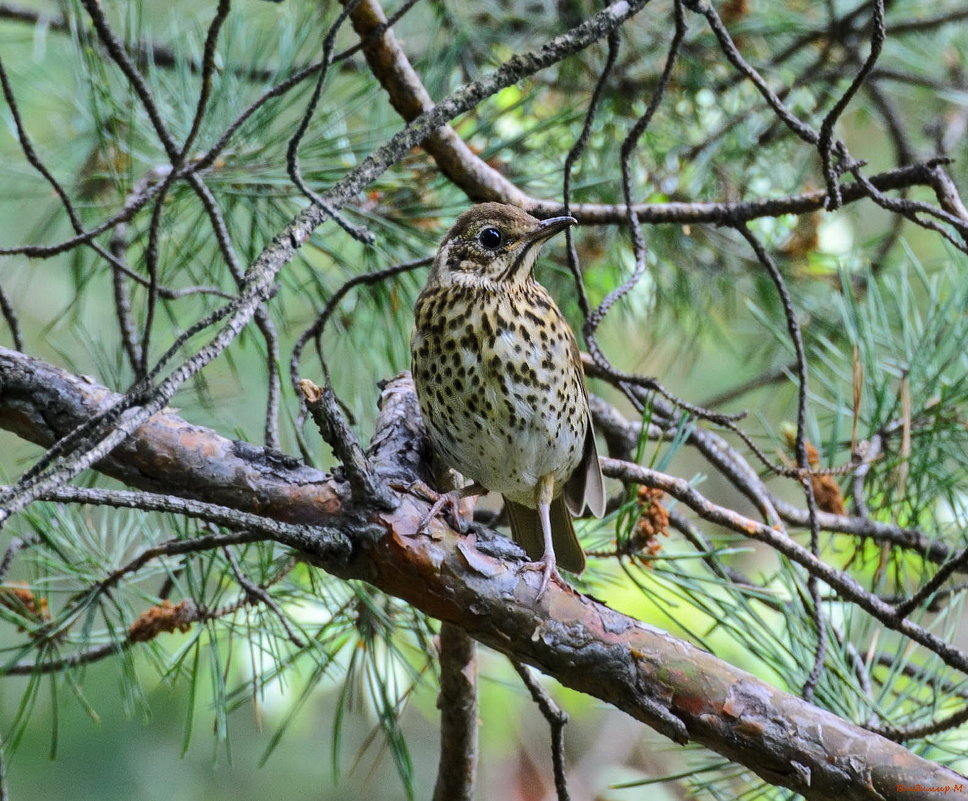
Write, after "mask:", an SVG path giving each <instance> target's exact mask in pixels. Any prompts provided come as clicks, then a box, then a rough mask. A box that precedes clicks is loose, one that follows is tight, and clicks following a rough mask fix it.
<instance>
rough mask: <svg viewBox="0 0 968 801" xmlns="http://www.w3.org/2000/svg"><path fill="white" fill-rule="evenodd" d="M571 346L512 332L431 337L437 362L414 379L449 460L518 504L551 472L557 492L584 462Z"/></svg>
mask: <svg viewBox="0 0 968 801" xmlns="http://www.w3.org/2000/svg"><path fill="white" fill-rule="evenodd" d="M568 344H569V343H567V342H557V341H555V342H552V343H543V344H539V343H534V342H531V343H529V342H527V341H524V342H522V340H521V337H520V336H518V335H516V334H514V333H510V332H509V333H506V334H502V335H498V336H496V337H493V338H491V339H490V340H487V339H478V340H477V341H475V342H474V343H473V345H467V346H464V345H460V344H458V345H457V346H456V347H454V346H445V344H444V342H443V341H440V342H436V343H430V342H428V349H427V350H428V351H429V355H430V356H431V361H430V363H431V365H432V367H431V368H430V369H429V370H420V371H415V376H414V379H415V381H416V383H417V391H418V396H419V398H420V405H421V411H422V413H423V416H424V419H425V421H426V425H427V430H428V433H429V435H430V439H431V443H432V444H433V446H434V448H435V449H436V450H437V452H438V453H439V454H440V455H441V456H442V457H443V459H444V461H445V462H447V463H448V464H449V465H450V466H451V467H453V468H454V469H456V470H458V471H459V472H460V473H461V474H463V475H464V476H465V477H467V478H470V479H473V480H474V481H476V482H478V483H479V484H482V485H483V486H485V487H487V489H489V490H491V491H494V492H500V493H501V494H503V495H505V496H507V497H509V498H510V499H511V500H514V501H517V502H518V503H523V504H525V505H528V506H534V492H535V487H536V485H537V483H538V479H539V478H541V477H542V476H545V475H548V474H551V475H552V476H554V481H555V494H556V495H557V494H558V493H559V492H560V490H561V487H562V486H563V485H564V483H565V481H567V479H568V477H569V476H570V475H571V473H572V472H573V471H574V470H575V468H576V467H577V465H578V463H579V462H580V461H581V456H582V450H583V446H584V437H585V427H586V425H587V414H588V413H587V408H586V402H585V397H584V392H583V389H582V386H581V380H580V377H579V375H578V374H577V372H576V368H575V366H574V365H573V363H572V357H571V352H570V350H569V348H568V347H566V346H567V345H568Z"/></svg>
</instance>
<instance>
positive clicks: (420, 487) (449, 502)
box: [390, 478, 464, 534]
mask: <svg viewBox="0 0 968 801" xmlns="http://www.w3.org/2000/svg"><path fill="white" fill-rule="evenodd" d="M390 486H391V487H393V489H395V490H397V491H399V492H409V493H410V494H411V495H416V496H417V497H418V498H423V499H424V500H425V501H430V502H431V503H432V505H431V507H430V509H429V510H428V511H427V514H425V515H424V516H423V517H422V518H421V519H420V525H418V526H417V533H418V534H423V533H424V532H425V531H426V530H427V526H429V525H430V521H431V520H433V519H434V518H435V517H436V516H437V515H438V514H439V513H440V510H441V509H443V508H444V507H445V506H449V507H450V513H451V517H452V518H453V523H454V528H455V529H456V530H457V532H458V533H459V534H463V533H464V522H463V520H462V519H461V516H460V502H461V499H462V498H463V497H464V494H463V493H462V491H461V490H451V491H450V492H437V490H435V489H434V488H433V487H431V486H430V485H429V484H427V482H425V481H421V480H420V479H419V478H418V479H416V480H415V481H411V482H409V483H407V484H391V485H390Z"/></svg>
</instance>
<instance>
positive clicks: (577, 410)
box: [410, 203, 605, 597]
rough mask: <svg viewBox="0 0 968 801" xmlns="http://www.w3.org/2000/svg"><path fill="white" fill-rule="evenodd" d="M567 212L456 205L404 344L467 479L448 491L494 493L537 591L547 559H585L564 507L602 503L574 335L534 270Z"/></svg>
mask: <svg viewBox="0 0 968 801" xmlns="http://www.w3.org/2000/svg"><path fill="white" fill-rule="evenodd" d="M575 222H576V220H575V219H574V218H572V217H553V218H551V219H547V220H543V221H542V220H538V219H536V218H534V217H532V216H531V215H530V214H527V213H526V212H524V211H522V210H521V209H518V208H515V207H514V206H507V205H504V204H501V203H482V204H480V205H479V206H475V207H473V208H472V209H470V210H468V211H466V212H464V213H463V214H461V215H460V217H458V218H457V221H456V222H455V223H454V225H453V227H452V228H451V229H450V231H449V233H448V234H447V236H445V237H444V240H443V242H441V244H440V249H439V250H438V251H437V257H436V259H435V260H434V264H433V267H432V268H431V270H430V276H429V278H428V280H427V285H426V287H424V289H423V291H422V292H421V293H420V295H419V297H418V298H417V305H416V309H415V316H416V323H415V328H414V332H413V337H412V339H411V343H410V345H411V353H412V356H413V377H414V383H415V385H416V389H417V397H418V398H419V400H420V409H421V412H422V413H423V417H424V421H425V424H426V427H427V432H428V434H429V437H430V441H431V444H432V445H433V447H434V449H435V451H436V453H437V455H438V456H439V457H440V458H441V459H442V460H443V461H444V462H445V463H446V464H447V465H449V466H450V467H452V468H454V469H455V470H457V471H458V472H459V473H461V474H462V475H463V476H464V477H465V478H469V479H471V480H472V481H473V484H471V485H469V486H468V487H465V488H463V489H461V490H458V491H457V492H456V493H454V494H453V495H452V496H451V497H452V498H453V497H458V496H459V497H467V496H469V495H476V494H482V493H484V492H488V491H494V492H499V493H501V495H503V496H504V502H505V506H506V508H507V511H508V517H509V518H510V523H511V533H512V535H513V537H514V539H515V540H516V541H517V542H518V543H519V544H520V545H522V546H523V547H524V549H525V551H527V553H528V556H529V557H530V558H531V559H532V560H534V561H535V562H536V564H535V567H537V568H540V569H541V570H542V577H541V583H540V585H539V590H538V595H539V597H540V595H541V594H542V593H543V592H544V590H545V588H546V587H547V585H548V581H549V580H550V578H551V576H552V575H553V574H556V568H555V565H556V561H557V563H558V564H560V565H561V566H562V567H563V568H565V569H567V570H570V571H573V572H575V573H580V572H581V571H582V570H583V569H584V567H585V555H584V553H583V552H582V549H581V546H580V545H579V543H578V538H577V537H576V536H575V529H574V526H573V525H572V522H571V514H569V511H570V512H571V513H572V514H581V512H582V511H583V509H584V508H585V506H586V504H587V506H588V507H589V508H590V509H591V511H592V512H593V513H594V514H595V515H596V516H598V517H601V515H602V514H603V512H604V509H605V492H604V487H603V484H602V473H601V469H600V467H599V464H598V452H597V449H596V447H595V436H594V433H593V431H592V425H591V418H590V416H589V412H588V393H587V391H586V389H585V376H584V371H583V370H582V365H581V361H580V358H579V353H578V345H577V343H576V342H575V335H574V334H573V333H572V330H571V328H570V327H569V325H568V323H567V322H566V321H565V318H564V317H563V316H562V314H561V312H560V311H559V310H558V307H557V306H556V305H555V303H554V301H553V300H552V299H551V296H550V295H549V294H548V292H547V290H545V288H544V287H543V286H541V285H540V284H538V283H537V282H536V281H535V280H534V276H533V275H532V268H533V267H534V263H535V259H536V258H537V256H538V251H539V250H540V248H541V245H542V244H543V243H544V241H545V240H546V239H548V237H550V236H552V235H554V234H556V233H558V232H559V231H562V230H564V229H565V228H567V227H568V226H569V225H573V224H574V223H575ZM440 505H441V504H440V503H438V504H435V507H434V508H435V509H439V508H440ZM556 557H557V558H556Z"/></svg>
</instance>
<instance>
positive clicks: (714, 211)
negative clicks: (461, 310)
mask: <svg viewBox="0 0 968 801" xmlns="http://www.w3.org/2000/svg"><path fill="white" fill-rule="evenodd" d="M341 2H343V4H344V5H345V4H346V0H341ZM350 20H351V21H352V23H353V29H354V30H355V31H356V32H357V34H358V35H359V37H360V40H361V43H362V44H363V53H364V55H365V56H366V61H367V64H368V65H369V67H370V71H371V72H372V73H373V75H374V77H375V78H376V79H377V80H378V81H379V82H380V85H381V86H382V87H383V88H384V90H386V92H387V95H388V96H389V98H390V103H391V105H392V106H393V108H394V109H396V111H397V113H399V114H400V116H401V117H403V119H404V120H406V121H407V122H410V121H412V120H414V119H415V118H416V117H417V116H418V115H420V114H421V113H423V112H426V111H428V110H430V109H432V108H433V107H434V102H433V100H432V99H431V97H430V93H429V92H428V91H427V89H426V87H425V86H424V85H423V82H422V81H421V80H420V76H419V75H418V74H417V71H416V70H415V69H414V68H413V66H412V65H411V64H410V61H409V59H408V58H407V56H406V54H405V53H404V52H403V48H402V47H401V46H400V43H399V41H398V40H397V38H396V36H394V34H393V31H392V30H391V29H390V28H389V27H388V26H387V19H386V16H385V14H384V13H383V9H382V8H381V6H380V4H379V2H378V0H362V2H360V3H359V5H357V7H356V8H355V9H354V10H353V12H352V13H351V14H350ZM421 147H422V148H423V149H424V150H425V151H426V152H427V154H428V155H430V157H431V158H433V160H434V162H435V163H436V164H437V166H438V167H439V168H440V171H441V172H442V173H443V174H444V175H446V176H447V178H448V179H450V180H451V181H452V182H453V183H454V185H455V186H457V187H459V188H460V189H461V190H462V191H463V192H465V193H466V194H467V196H468V197H469V198H470V199H471V200H474V201H477V202H484V201H489V200H496V201H500V202H502V203H510V204H512V205H515V206H520V207H521V208H524V209H527V210H528V211H530V212H531V213H533V214H536V215H537V216H539V217H541V216H549V215H553V214H558V213H560V212H561V209H562V204H561V203H560V202H559V201H557V200H545V199H542V198H537V197H534V196H532V195H529V194H527V193H526V192H524V191H523V190H522V189H520V188H519V187H518V186H517V185H516V184H514V182H513V181H511V180H510V179H509V178H507V177H506V176H505V175H503V174H501V173H500V172H498V171H497V170H496V169H494V168H493V167H492V166H491V165H490V164H488V163H487V162H486V161H484V159H482V158H481V157H480V156H478V155H477V154H476V153H474V152H473V151H472V150H471V149H470V147H468V145H467V143H466V142H464V140H463V139H461V138H460V136H459V135H458V134H457V132H456V131H455V130H454V129H453V128H452V127H451V126H450V125H442V126H440V127H439V128H437V129H436V130H435V131H434V132H433V133H431V134H430V135H429V136H428V137H427V138H426V139H424V140H423V142H421ZM936 168H937V164H936V163H935V162H929V163H926V164H925V163H918V164H911V165H908V166H905V167H900V168H898V169H895V170H889V171H887V172H883V173H880V174H878V175H874V176H871V177H870V178H868V179H867V180H868V181H869V182H870V184H871V185H872V186H873V187H875V188H876V189H877V190H879V191H881V192H884V191H888V190H892V189H903V188H907V187H910V186H930V187H931V188H932V189H934V190H935V193H936V194H937V195H938V199H939V202H941V203H942V206H943V207H944V198H943V195H944V193H945V191H946V187H945V186H944V185H943V182H942V181H941V179H940V178H939V177H938V176H937V175H936V174H935V172H934V170H935V169H936ZM949 183H950V182H949ZM840 192H841V197H840V201H841V203H853V202H856V201H858V200H862V199H864V198H867V197H869V196H870V192H869V191H868V189H867V188H866V187H865V186H864V185H863V184H861V183H859V182H854V183H850V184H846V185H843V186H840ZM826 202H827V192H826V191H825V190H819V191H814V192H805V193H804V194H802V195H791V196H789V197H780V198H764V199H762V200H752V201H742V202H734V203H727V202H723V203H715V202H697V203H676V202H672V203H636V204H633V205H632V209H631V210H632V213H633V214H634V216H635V217H636V218H637V219H638V220H639V222H642V223H680V224H682V223H697V224H698V223H711V224H714V225H732V226H736V225H741V224H742V223H746V222H749V221H751V220H755V219H758V218H760V217H779V216H780V215H782V214H804V213H807V212H810V211H817V210H819V209H823V208H824V206H825V204H826ZM568 213H569V214H571V215H572V216H574V217H576V218H577V219H578V220H579V222H581V223H583V224H587V225H594V224H598V225H603V224H613V225H624V224H625V223H626V222H627V221H628V217H629V209H628V206H627V205H626V204H624V203H616V204H608V203H572V204H569V207H568Z"/></svg>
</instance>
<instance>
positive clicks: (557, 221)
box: [522, 217, 578, 242]
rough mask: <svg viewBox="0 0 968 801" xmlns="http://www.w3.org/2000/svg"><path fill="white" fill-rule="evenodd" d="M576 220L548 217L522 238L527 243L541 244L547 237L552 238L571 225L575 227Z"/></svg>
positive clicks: (572, 218)
mask: <svg viewBox="0 0 968 801" xmlns="http://www.w3.org/2000/svg"><path fill="white" fill-rule="evenodd" d="M577 224H578V220H576V219H575V218H574V217H549V218H548V219H547V220H542V221H541V223H540V224H539V225H538V227H537V228H535V229H534V230H533V231H532V232H531V233H530V234H528V235H527V236H525V237H522V239H524V240H525V241H527V242H541V241H543V240H545V239H548V237H552V236H554V235H555V234H557V233H558V232H559V231H564V230H565V229H566V228H568V227H569V226H571V225H577Z"/></svg>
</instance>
